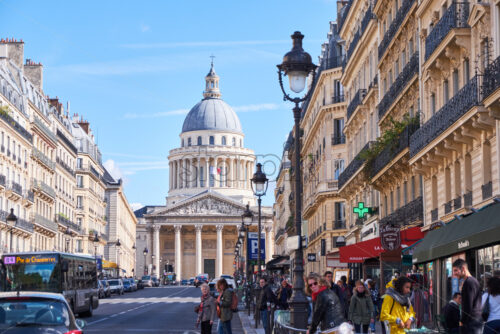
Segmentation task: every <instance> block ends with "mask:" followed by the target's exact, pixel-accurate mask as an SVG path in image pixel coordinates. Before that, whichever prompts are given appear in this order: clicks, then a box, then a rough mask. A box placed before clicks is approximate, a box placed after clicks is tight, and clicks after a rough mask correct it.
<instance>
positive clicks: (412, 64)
mask: <svg viewBox="0 0 500 334" xmlns="http://www.w3.org/2000/svg"><path fill="white" fill-rule="evenodd" d="M417 74H418V52H415V53H414V54H413V56H411V58H410V61H409V62H408V63H407V64H406V65H405V67H404V68H403V71H401V73H400V74H399V75H398V77H397V78H396V80H395V81H394V83H393V84H392V86H391V88H390V89H389V91H388V92H387V93H386V94H385V95H384V97H383V98H382V101H380V103H379V104H378V117H379V119H382V117H384V115H385V114H386V112H387V111H388V110H389V107H390V106H391V105H392V104H393V103H394V101H395V100H396V99H397V98H398V96H399V95H400V94H401V92H402V91H404V89H405V88H406V86H407V85H408V83H409V82H410V81H411V80H412V79H413V78H414V77H415V75H417Z"/></svg>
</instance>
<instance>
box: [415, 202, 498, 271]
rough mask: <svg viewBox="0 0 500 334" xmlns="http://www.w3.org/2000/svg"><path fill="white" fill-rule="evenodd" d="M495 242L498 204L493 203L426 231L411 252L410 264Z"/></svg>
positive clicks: (496, 239)
mask: <svg viewBox="0 0 500 334" xmlns="http://www.w3.org/2000/svg"><path fill="white" fill-rule="evenodd" d="M498 242H500V203H494V204H491V205H488V206H486V207H484V208H482V209H481V210H479V211H477V212H475V213H471V214H469V215H468V216H465V217H463V218H461V219H454V220H452V221H451V222H449V223H448V224H446V225H445V226H443V227H441V228H439V229H437V230H434V231H430V232H428V233H427V235H426V236H425V238H424V239H423V240H422V242H421V243H419V244H418V245H417V246H416V248H415V250H414V251H413V263H423V262H429V261H432V260H435V259H439V258H442V257H447V256H450V255H453V254H456V253H460V252H464V251H466V250H468V249H474V248H479V247H483V246H487V245H490V244H493V243H498Z"/></svg>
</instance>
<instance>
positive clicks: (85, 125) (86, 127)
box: [78, 118, 90, 134]
mask: <svg viewBox="0 0 500 334" xmlns="http://www.w3.org/2000/svg"><path fill="white" fill-rule="evenodd" d="M78 125H80V126H81V128H82V129H83V131H85V133H86V134H89V125H90V124H89V122H87V121H84V120H83V118H81V119H80V120H79V121H78Z"/></svg>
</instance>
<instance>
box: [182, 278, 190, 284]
mask: <svg viewBox="0 0 500 334" xmlns="http://www.w3.org/2000/svg"><path fill="white" fill-rule="evenodd" d="M188 283H189V281H188V280H187V279H183V280H182V281H181V285H188Z"/></svg>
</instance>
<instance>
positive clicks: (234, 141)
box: [233, 137, 236, 146]
mask: <svg viewBox="0 0 500 334" xmlns="http://www.w3.org/2000/svg"><path fill="white" fill-rule="evenodd" d="M233 146H236V138H234V137H233Z"/></svg>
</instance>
